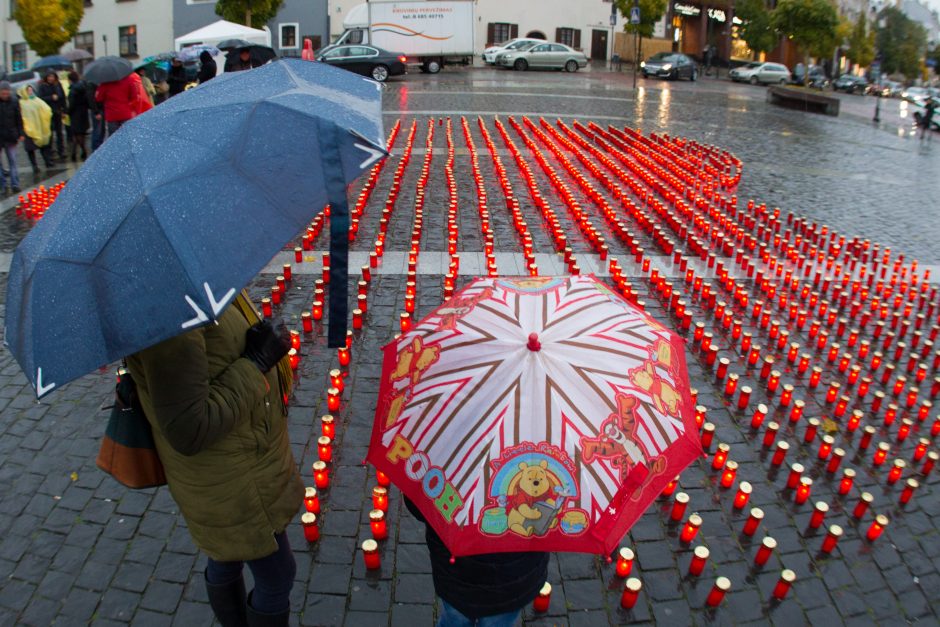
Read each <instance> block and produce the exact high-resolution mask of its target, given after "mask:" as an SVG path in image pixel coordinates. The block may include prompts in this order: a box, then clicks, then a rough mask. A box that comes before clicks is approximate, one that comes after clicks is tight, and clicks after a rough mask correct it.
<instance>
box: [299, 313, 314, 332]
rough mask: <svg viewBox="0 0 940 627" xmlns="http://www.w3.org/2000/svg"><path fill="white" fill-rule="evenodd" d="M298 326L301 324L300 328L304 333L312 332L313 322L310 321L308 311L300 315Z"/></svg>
mask: <svg viewBox="0 0 940 627" xmlns="http://www.w3.org/2000/svg"><path fill="white" fill-rule="evenodd" d="M300 324H301V328H303V330H304V333H312V332H313V320H311V319H310V312H309V311H305V312H303V313H301V314H300Z"/></svg>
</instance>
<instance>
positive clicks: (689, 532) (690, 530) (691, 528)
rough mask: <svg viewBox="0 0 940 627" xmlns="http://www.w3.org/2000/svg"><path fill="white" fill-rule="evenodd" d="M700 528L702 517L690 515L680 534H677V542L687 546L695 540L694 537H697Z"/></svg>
mask: <svg viewBox="0 0 940 627" xmlns="http://www.w3.org/2000/svg"><path fill="white" fill-rule="evenodd" d="M701 526H702V517H701V516H699V515H698V514H692V515H691V516H689V519H688V520H687V521H685V526H684V527H683V528H682V533H680V534H679V540H680V541H681V542H683V543H685V544H689V543H690V542H692V540H694V539H695V536H696V535H698V530H699V527H701Z"/></svg>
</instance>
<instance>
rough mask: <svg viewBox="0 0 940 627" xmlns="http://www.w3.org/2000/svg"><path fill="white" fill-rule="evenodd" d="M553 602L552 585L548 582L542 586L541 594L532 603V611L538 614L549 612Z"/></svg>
mask: <svg viewBox="0 0 940 627" xmlns="http://www.w3.org/2000/svg"><path fill="white" fill-rule="evenodd" d="M551 602H552V584H550V583H548V582H547V581H546V582H545V583H544V584H543V585H542V589H541V590H539V594H538V596H537V597H535V599H534V600H533V601H532V609H533V610H535V611H536V612H547V611H548V606H549V605H550V604H551Z"/></svg>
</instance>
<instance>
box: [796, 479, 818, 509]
mask: <svg viewBox="0 0 940 627" xmlns="http://www.w3.org/2000/svg"><path fill="white" fill-rule="evenodd" d="M812 489H813V480H812V479H810V478H809V477H803V478H801V479H800V485H799V486H798V487H797V488H796V494H794V495H793V501H794V502H795V503H796V504H797V505H802V504H803V503H805V502H806V501H807V500H808V499H809V494H810V491H811V490H812Z"/></svg>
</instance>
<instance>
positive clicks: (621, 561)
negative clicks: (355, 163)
mask: <svg viewBox="0 0 940 627" xmlns="http://www.w3.org/2000/svg"><path fill="white" fill-rule="evenodd" d="M633 558H634V555H633V550H632V549H629V548H627V547H622V548H621V549H620V552H619V553H618V554H617V576H618V577H626V576H627V575H629V574H630V570H631V569H633Z"/></svg>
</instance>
